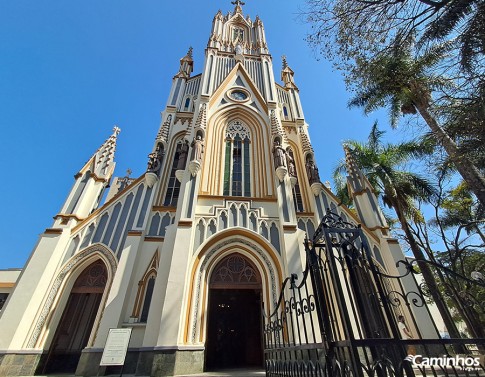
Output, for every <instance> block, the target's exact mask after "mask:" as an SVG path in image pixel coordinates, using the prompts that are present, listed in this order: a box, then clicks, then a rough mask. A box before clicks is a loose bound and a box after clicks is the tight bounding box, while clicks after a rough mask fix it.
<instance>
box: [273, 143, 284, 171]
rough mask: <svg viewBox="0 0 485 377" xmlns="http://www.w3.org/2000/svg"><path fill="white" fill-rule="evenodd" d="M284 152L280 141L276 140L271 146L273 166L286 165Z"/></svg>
mask: <svg viewBox="0 0 485 377" xmlns="http://www.w3.org/2000/svg"><path fill="white" fill-rule="evenodd" d="M285 154H286V151H285V150H284V149H283V147H282V146H280V142H279V141H278V140H276V141H275V143H274V147H273V158H274V166H275V168H279V167H285V166H286V162H285V160H286V158H285Z"/></svg>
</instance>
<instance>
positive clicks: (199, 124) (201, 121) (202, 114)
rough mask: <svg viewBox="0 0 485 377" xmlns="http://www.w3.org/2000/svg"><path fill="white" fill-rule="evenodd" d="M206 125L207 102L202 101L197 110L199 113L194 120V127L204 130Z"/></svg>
mask: <svg viewBox="0 0 485 377" xmlns="http://www.w3.org/2000/svg"><path fill="white" fill-rule="evenodd" d="M206 125H207V104H205V103H203V104H202V106H201V107H200V110H199V115H198V116H197V120H196V121H195V128H202V129H203V130H204V131H205V127H206Z"/></svg>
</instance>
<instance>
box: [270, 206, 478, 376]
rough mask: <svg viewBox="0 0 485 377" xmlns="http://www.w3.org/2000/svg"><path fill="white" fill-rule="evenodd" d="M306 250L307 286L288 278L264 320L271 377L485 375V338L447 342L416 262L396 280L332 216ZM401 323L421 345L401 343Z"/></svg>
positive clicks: (358, 232) (362, 240)
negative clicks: (417, 275)
mask: <svg viewBox="0 0 485 377" xmlns="http://www.w3.org/2000/svg"><path fill="white" fill-rule="evenodd" d="M305 249H306V268H305V271H304V272H303V275H302V277H301V280H300V281H299V280H298V277H297V275H295V274H292V275H291V276H290V277H288V278H287V279H286V280H285V281H284V283H283V285H282V289H281V294H280V297H279V301H278V302H277V303H276V306H275V309H274V311H273V312H272V313H269V314H268V313H265V314H264V319H263V321H264V322H263V323H264V329H263V330H264V331H263V332H264V345H265V362H266V375H267V376H268V377H292V376H301V377H303V376H305V377H307V376H308V377H310V376H312V377H313V376H315V377H333V376H356V377H357V376H358V377H364V376H376V377H387V376H397V377H400V376H436V377H437V376H455V377H457V376H485V369H484V363H483V357H484V356H483V355H484V352H483V350H484V349H485V339H483V338H474V339H442V338H440V336H439V333H438V330H437V328H436V325H435V323H434V322H433V321H432V317H431V315H430V313H429V311H428V306H427V304H426V301H427V300H428V301H429V298H428V297H426V295H425V293H426V292H425V291H424V290H423V289H422V287H420V285H419V284H417V283H416V281H415V279H414V276H413V275H414V274H413V273H415V272H416V271H415V269H414V264H415V263H416V262H415V261H407V260H403V261H400V262H399V263H398V264H399V267H400V268H401V270H404V272H403V273H401V274H398V275H395V274H394V275H392V274H389V273H388V271H386V270H385V269H384V268H383V267H382V266H380V265H379V263H377V262H376V261H375V260H374V257H373V255H372V253H371V250H370V248H369V245H368V241H367V239H366V237H365V235H364V233H363V231H362V229H361V228H360V227H359V226H356V225H355V224H352V223H349V222H346V221H343V219H342V218H340V217H339V216H338V215H336V214H333V213H331V212H330V211H328V212H327V215H326V216H325V217H324V219H323V220H322V222H321V224H320V225H319V227H318V228H317V230H316V231H315V235H314V237H313V239H312V240H311V241H310V240H306V241H305ZM403 267H404V268H403ZM435 267H439V268H440V271H442V272H444V273H447V272H449V271H446V268H445V269H441V267H443V266H435ZM455 275H457V274H455ZM454 278H457V276H454ZM464 279H466V278H464ZM466 280H469V279H466ZM468 283H469V284H471V283H474V282H473V281H471V280H469V281H468ZM400 317H402V319H405V320H407V321H408V322H409V323H412V324H413V325H414V329H415V332H416V334H415V335H416V339H402V334H401V330H400V329H399V324H398V322H399V320H398V319H399V318H400ZM421 320H422V321H425V323H418V321H421ZM426 321H427V322H426ZM424 332H426V334H425V333H424ZM430 333H431V334H432V335H433V334H434V335H433V336H429V334H430Z"/></svg>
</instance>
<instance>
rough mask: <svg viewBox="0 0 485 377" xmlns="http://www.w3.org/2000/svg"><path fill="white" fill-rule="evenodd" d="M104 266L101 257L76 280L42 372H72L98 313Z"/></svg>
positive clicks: (104, 278) (103, 281)
mask: <svg viewBox="0 0 485 377" xmlns="http://www.w3.org/2000/svg"><path fill="white" fill-rule="evenodd" d="M106 275H107V272H106V267H105V265H104V264H103V262H101V261H97V262H94V263H92V264H91V265H90V266H88V267H87V268H86V269H85V270H84V271H83V273H82V274H81V275H80V276H79V277H78V279H77V280H76V282H75V284H74V286H73V288H72V290H71V293H70V295H69V299H68V301H67V304H66V306H65V308H64V311H63V313H62V317H61V320H60V321H59V324H58V326H57V329H56V332H55V334H54V338H53V340H52V343H51V346H50V348H49V352H48V354H47V358H46V361H45V363H44V368H43V372H44V373H74V372H75V371H76V367H77V364H78V362H79V358H80V357H81V352H82V350H83V349H84V348H85V347H86V345H87V344H88V341H89V337H90V335H91V331H92V329H93V325H94V321H95V319H96V315H97V313H98V309H99V305H100V303H101V298H102V296H103V292H104V287H105V285H106Z"/></svg>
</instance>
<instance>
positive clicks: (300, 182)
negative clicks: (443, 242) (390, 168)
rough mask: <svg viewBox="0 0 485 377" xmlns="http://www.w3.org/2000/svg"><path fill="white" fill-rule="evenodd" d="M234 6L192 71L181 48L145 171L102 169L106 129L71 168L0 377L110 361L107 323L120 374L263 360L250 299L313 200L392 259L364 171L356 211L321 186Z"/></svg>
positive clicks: (273, 283)
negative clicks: (133, 175)
mask: <svg viewBox="0 0 485 377" xmlns="http://www.w3.org/2000/svg"><path fill="white" fill-rule="evenodd" d="M236 3H237V4H236V6H235V8H234V10H233V11H232V12H231V13H229V14H228V15H226V16H224V15H223V14H222V13H221V12H218V13H217V14H216V16H215V17H214V20H213V24H212V32H211V34H210V36H209V42H208V44H207V48H206V53H205V64H204V68H203V71H202V72H201V74H198V75H192V68H193V56H192V51H191V50H189V52H188V53H187V55H186V56H184V57H183V58H182V59H181V60H180V68H179V71H178V72H177V73H176V75H175V76H174V78H173V85H172V88H171V90H170V94H169V98H168V101H167V105H166V107H165V109H164V110H163V112H162V115H161V123H160V129H159V132H158V134H157V135H155V136H156V138H155V142H154V146H153V150H152V153H150V155H149V163H148V168H147V172H146V173H145V174H144V175H142V176H141V177H139V178H137V179H121V178H114V177H113V173H114V167H115V163H114V152H115V148H116V140H117V138H118V134H119V132H120V130H119V129H117V128H115V129H114V131H113V134H112V135H111V136H110V137H109V138H108V139H107V140H106V142H105V143H103V144H102V146H101V147H100V149H99V150H98V151H96V153H95V154H94V155H93V156H92V158H91V159H90V160H89V161H88V162H87V163H86V165H85V166H84V167H82V169H81V170H80V171H79V173H78V174H77V175H76V181H75V184H74V186H73V188H72V190H71V192H70V193H69V195H68V197H67V200H66V203H65V205H64V206H63V208H62V211H61V213H59V214H58V216H57V217H56V219H55V222H54V224H53V225H52V227H51V228H49V229H46V231H45V232H44V233H43V234H42V235H41V237H40V240H39V243H38V245H37V247H36V248H35V250H34V252H33V254H32V256H31V258H30V260H29V262H28V263H27V265H26V266H25V268H24V270H23V273H22V275H21V277H20V279H19V280H18V281H17V283H16V287H15V292H14V293H13V294H12V295H11V298H10V299H9V301H8V305H7V306H6V307H5V310H4V311H3V313H2V316H1V317H0V328H2V329H5V330H2V335H0V376H7V375H9V376H12V375H26V374H34V373H36V374H43V373H47V374H48V373H60V372H70V373H74V372H75V373H76V374H77V375H83V376H89V375H97V373H100V374H102V373H108V372H110V371H113V369H108V370H106V369H105V368H101V369H99V361H100V359H101V354H102V352H103V348H104V345H105V342H106V338H107V334H108V331H109V329H110V328H124V327H130V328H132V329H133V330H132V337H131V340H130V345H129V352H128V356H127V361H126V364H125V369H124V370H125V373H131V374H136V375H151V376H171V375H176V374H183V373H190V372H201V371H203V370H207V369H211V368H225V367H243V366H262V365H263V359H262V350H261V348H259V349H258V348H257V347H261V341H260V337H261V334H260V333H258V326H259V329H260V322H258V321H260V308H261V307H263V308H264V310H265V311H266V312H269V311H270V310H271V309H272V308H274V305H275V303H276V301H277V298H278V295H279V291H280V286H281V283H282V281H283V280H284V278H285V277H286V276H288V275H289V274H291V273H301V271H303V270H304V266H305V251H304V248H303V241H304V238H305V236H306V235H308V236H309V237H311V235H312V234H313V232H314V231H315V229H316V227H317V226H318V224H319V223H320V221H321V219H322V218H323V216H324V215H325V213H326V212H327V211H332V212H335V213H338V214H339V215H340V216H342V218H344V219H347V220H351V221H354V222H358V223H361V224H363V228H364V230H365V232H366V235H367V237H368V239H369V243H370V245H371V248H372V250H373V251H374V253H375V258H376V259H377V260H378V261H379V262H380V263H381V264H382V265H383V266H384V267H385V268H386V269H388V270H389V271H394V270H395V267H394V265H395V260H397V259H400V258H401V259H402V252H401V250H400V248H399V245H398V244H397V242H396V241H395V240H394V239H392V238H391V237H390V236H389V234H388V227H387V224H386V223H385V220H384V219H383V217H382V215H381V214H380V210H379V209H378V207H377V201H376V199H375V196H374V195H373V193H372V192H371V191H369V187H367V186H366V182H365V180H364V179H363V178H362V177H357V175H355V177H354V181H350V182H351V184H349V185H350V186H349V187H350V189H351V190H353V194H354V196H355V197H358V198H359V199H358V202H357V205H358V210H359V217H357V216H356V215H355V214H353V213H352V212H350V211H349V210H348V209H346V208H345V207H344V206H340V205H339V203H338V200H337V199H336V197H335V196H334V195H333V194H332V193H331V191H330V190H329V189H328V188H327V187H326V186H325V185H323V184H322V183H321V182H320V179H319V176H318V169H317V168H316V166H315V157H314V151H313V147H312V144H311V142H310V136H309V134H308V125H307V123H306V121H305V117H304V112H303V107H302V104H301V103H300V97H299V90H298V87H297V86H296V84H295V82H294V73H293V71H292V70H291V68H290V67H289V65H288V63H287V62H286V60H283V66H282V69H281V72H280V73H281V80H282V82H281V83H277V82H276V80H275V76H274V75H275V72H274V70H275V67H274V65H273V59H272V57H271V55H270V53H269V49H268V46H267V42H266V36H265V29H264V26H263V23H262V21H261V20H260V19H259V18H258V17H256V19H254V20H251V19H250V18H249V17H246V16H245V15H244V14H243V10H242V8H241V5H240V4H239V2H236ZM361 178H362V179H361ZM359 179H361V180H360V181H359ZM110 181H113V183H114V184H112V188H111V191H110V193H109V194H108V196H107V198H108V200H107V202H105V203H99V201H100V198H101V197H102V196H103V190H104V189H105V188H106V186H107V185H108V183H109V182H110ZM357 181H359V182H360V183H359V184H362V185H364V186H362V187H361V188H360V189H356V188H355V187H356V186H354V187H353V188H352V187H351V185H352V182H353V183H354V184H355V182H357ZM366 190H367V191H366ZM364 193H365V195H364ZM2 276H3V275H0V277H2ZM0 287H1V285H0ZM231 307H232V308H233V309H231ZM234 308H237V309H234ZM226 309H227V310H226ZM241 313H244V317H241ZM243 322H244V323H246V322H247V323H249V324H248V325H247V327H244V326H246V325H244V326H243V325H241V323H243ZM231 331H232V332H233V333H234V332H236V333H238V337H235V338H230V337H228V336H229V335H227V334H228V333H229V332H231ZM66 333H67V336H66V335H65V334H66ZM243 335H244V336H243ZM225 336H226V337H225ZM234 336H236V335H234ZM224 344H228V345H231V344H232V345H234V344H237V347H236V348H229V346H228V347H221V345H224ZM258 344H259V346H258ZM255 347H256V348H255ZM254 349H256V351H250V350H254ZM67 355H69V357H68V356H67Z"/></svg>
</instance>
